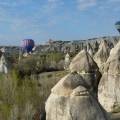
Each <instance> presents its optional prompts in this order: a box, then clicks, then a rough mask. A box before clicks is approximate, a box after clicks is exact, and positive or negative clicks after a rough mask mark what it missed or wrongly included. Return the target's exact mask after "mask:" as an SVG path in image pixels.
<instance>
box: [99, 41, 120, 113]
mask: <svg viewBox="0 0 120 120" xmlns="http://www.w3.org/2000/svg"><path fill="white" fill-rule="evenodd" d="M98 91H99V92H98V98H99V101H100V103H101V104H102V106H103V107H104V108H105V109H106V110H107V111H108V112H114V111H117V110H118V112H119V111H120V109H119V107H120V42H119V43H118V44H117V45H116V46H115V48H113V49H112V50H111V52H110V56H109V58H108V60H107V62H106V63H105V68H104V73H103V76H102V78H101V81H100V84H99V90H98Z"/></svg>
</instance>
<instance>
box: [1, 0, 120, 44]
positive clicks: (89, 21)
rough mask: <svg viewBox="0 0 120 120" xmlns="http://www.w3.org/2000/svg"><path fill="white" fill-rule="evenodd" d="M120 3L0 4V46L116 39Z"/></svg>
mask: <svg viewBox="0 0 120 120" xmlns="http://www.w3.org/2000/svg"><path fill="white" fill-rule="evenodd" d="M119 20H120V0H0V45H19V44H20V43H21V40H23V39H26V38H31V39H34V40H35V42H36V44H38V43H44V42H45V41H48V39H50V38H51V39H53V40H79V39H86V38H93V37H99V36H113V35H119V33H118V32H117V30H116V29H115V26H114V24H115V22H116V21H119Z"/></svg>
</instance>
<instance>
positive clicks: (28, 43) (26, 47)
mask: <svg viewBox="0 0 120 120" xmlns="http://www.w3.org/2000/svg"><path fill="white" fill-rule="evenodd" d="M34 45H35V43H34V40H32V39H24V40H23V41H22V48H23V51H25V52H27V53H29V52H31V51H32V49H33V48H34Z"/></svg>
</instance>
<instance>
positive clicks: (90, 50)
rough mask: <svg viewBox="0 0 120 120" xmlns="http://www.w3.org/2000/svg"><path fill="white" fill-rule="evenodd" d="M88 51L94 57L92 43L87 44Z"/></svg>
mask: <svg viewBox="0 0 120 120" xmlns="http://www.w3.org/2000/svg"><path fill="white" fill-rule="evenodd" d="M87 52H88V53H89V54H90V55H91V57H93V54H94V53H93V48H92V46H91V45H90V43H88V44H87Z"/></svg>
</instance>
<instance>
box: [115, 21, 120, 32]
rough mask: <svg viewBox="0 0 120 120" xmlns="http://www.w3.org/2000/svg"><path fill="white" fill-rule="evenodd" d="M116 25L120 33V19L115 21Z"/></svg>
mask: <svg viewBox="0 0 120 120" xmlns="http://www.w3.org/2000/svg"><path fill="white" fill-rule="evenodd" d="M115 27H116V29H117V30H118V32H119V33H120V21H118V22H116V23H115Z"/></svg>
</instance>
